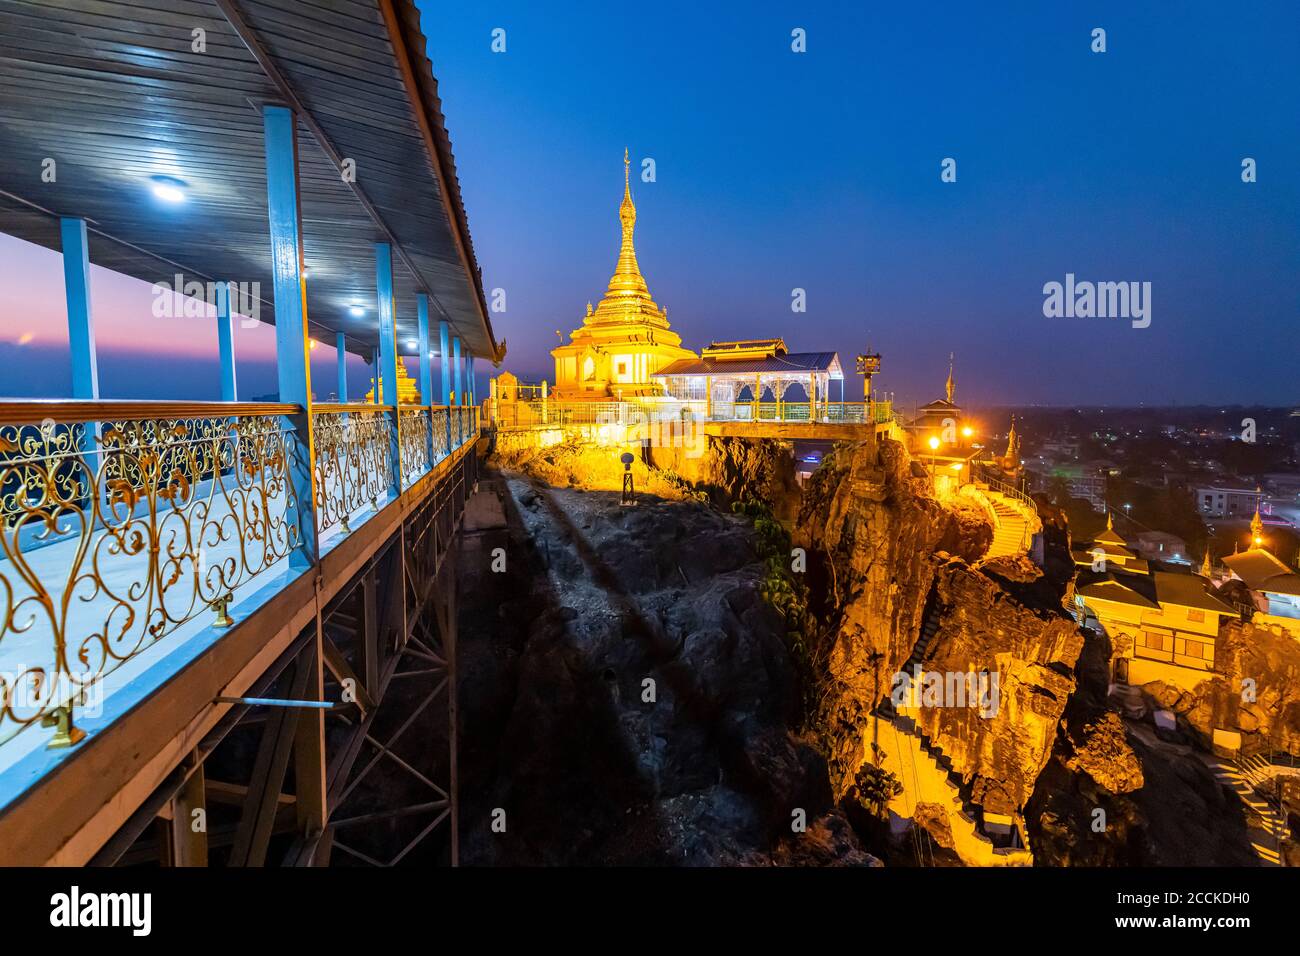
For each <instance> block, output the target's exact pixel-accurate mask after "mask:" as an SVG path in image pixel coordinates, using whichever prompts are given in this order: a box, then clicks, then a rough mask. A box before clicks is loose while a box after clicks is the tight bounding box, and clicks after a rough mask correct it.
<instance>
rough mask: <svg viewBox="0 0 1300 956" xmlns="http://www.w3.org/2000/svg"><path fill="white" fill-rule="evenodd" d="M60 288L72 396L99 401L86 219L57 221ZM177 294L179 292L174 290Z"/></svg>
mask: <svg viewBox="0 0 1300 956" xmlns="http://www.w3.org/2000/svg"><path fill="white" fill-rule="evenodd" d="M59 232H60V235H61V237H62V240H63V286H64V289H65V291H66V292H67V296H68V347H69V348H70V349H71V351H72V397H73V398H80V399H91V400H94V399H98V398H99V358H98V356H97V355H96V354H95V320H94V316H93V314H92V313H91V308H90V244H89V242H88V241H87V239H86V220H84V219H60V220H59ZM177 291H178V292H179V291H180V290H177Z"/></svg>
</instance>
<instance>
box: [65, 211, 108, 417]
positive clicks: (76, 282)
mask: <svg viewBox="0 0 1300 956" xmlns="http://www.w3.org/2000/svg"><path fill="white" fill-rule="evenodd" d="M59 234H60V236H61V237H62V240H63V288H64V291H65V292H66V293H67V297H68V347H69V349H71V351H72V397H73V398H81V399H92V400H93V399H97V398H99V358H98V356H97V354H96V351H95V320H94V315H93V314H92V311H91V307H90V244H89V242H88V240H87V238H86V220H84V219H60V220H59Z"/></svg>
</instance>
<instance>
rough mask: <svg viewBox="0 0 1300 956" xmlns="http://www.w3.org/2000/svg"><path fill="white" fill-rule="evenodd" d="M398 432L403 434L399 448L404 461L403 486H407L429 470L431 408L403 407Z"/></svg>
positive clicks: (401, 458) (402, 461)
mask: <svg viewBox="0 0 1300 956" xmlns="http://www.w3.org/2000/svg"><path fill="white" fill-rule="evenodd" d="M399 414H400V415H401V422H400V424H399V426H398V430H397V433H398V435H399V436H401V445H400V447H399V449H398V451H399V458H400V460H401V463H402V487H403V488H405V487H406V486H407V485H409V484H411V483H412V482H413V481H415V479H417V478H419V477H420V476H421V475H423V474H424V473H425V472H426V471H428V470H429V467H430V465H431V464H432V463H431V462H430V461H429V427H430V422H429V409H428V408H426V407H424V406H422V405H417V406H414V407H408V408H403V409H402V410H401V412H399Z"/></svg>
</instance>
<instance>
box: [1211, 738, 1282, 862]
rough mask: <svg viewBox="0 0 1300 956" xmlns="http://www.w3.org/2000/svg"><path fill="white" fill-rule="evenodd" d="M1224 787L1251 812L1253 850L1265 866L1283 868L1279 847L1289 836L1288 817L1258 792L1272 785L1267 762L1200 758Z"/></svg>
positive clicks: (1250, 826) (1249, 817) (1214, 757)
mask: <svg viewBox="0 0 1300 956" xmlns="http://www.w3.org/2000/svg"><path fill="white" fill-rule="evenodd" d="M1200 756H1201V759H1202V760H1204V761H1205V764H1206V766H1208V767H1209V768H1210V771H1211V772H1212V773H1213V774H1214V777H1215V779H1216V780H1218V781H1219V783H1220V784H1222V785H1223V786H1225V787H1227V788H1228V789H1229V790H1231V791H1232V792H1233V793H1235V794H1236V795H1237V797H1238V798H1239V799H1240V800H1241V802H1242V803H1243V804H1244V805H1245V807H1246V809H1247V810H1248V811H1249V814H1248V817H1247V821H1248V822H1247V825H1248V827H1249V833H1250V842H1251V847H1252V849H1254V851H1255V855H1256V856H1257V857H1259V861H1260V864H1261V865H1263V866H1281V865H1282V858H1281V856H1280V855H1279V853H1278V849H1277V848H1278V846H1279V844H1280V843H1281V841H1282V840H1283V839H1285V838H1286V836H1287V834H1288V828H1287V823H1286V817H1285V816H1284V815H1283V814H1282V812H1281V810H1280V809H1279V808H1277V807H1276V806H1274V805H1273V804H1272V803H1270V802H1269V801H1267V800H1265V799H1263V798H1262V797H1260V795H1259V794H1258V793H1257V792H1256V790H1255V788H1256V787H1257V786H1261V787H1267V786H1271V785H1272V777H1271V774H1270V773H1269V772H1268V770H1269V768H1270V765H1269V763H1268V761H1267V760H1264V759H1263V758H1251V757H1247V758H1245V759H1244V760H1242V761H1240V762H1234V761H1231V760H1225V759H1223V758H1222V757H1217V756H1213V755H1211V754H1202V755H1200Z"/></svg>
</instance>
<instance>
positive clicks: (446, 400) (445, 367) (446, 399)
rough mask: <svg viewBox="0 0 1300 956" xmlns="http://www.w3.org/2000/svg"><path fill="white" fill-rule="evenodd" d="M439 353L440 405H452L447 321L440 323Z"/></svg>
mask: <svg viewBox="0 0 1300 956" xmlns="http://www.w3.org/2000/svg"><path fill="white" fill-rule="evenodd" d="M438 342H439V346H440V348H439V349H438V355H439V356H440V357H441V358H442V397H441V398H439V399H438V404H439V405H451V332H450V329H449V328H448V326H447V321H446V320H445V319H444V320H443V321H441V322H439V323H438ZM447 448H448V449H450V448H451V409H450V408H448V410H447Z"/></svg>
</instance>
